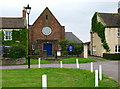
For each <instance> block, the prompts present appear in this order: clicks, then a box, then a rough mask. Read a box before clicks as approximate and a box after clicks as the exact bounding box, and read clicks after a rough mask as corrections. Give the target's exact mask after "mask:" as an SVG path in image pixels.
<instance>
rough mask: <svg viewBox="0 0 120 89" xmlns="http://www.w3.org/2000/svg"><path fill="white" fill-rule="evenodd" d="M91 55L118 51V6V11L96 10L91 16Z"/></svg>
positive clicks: (119, 28)
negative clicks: (101, 11)
mask: <svg viewBox="0 0 120 89" xmlns="http://www.w3.org/2000/svg"><path fill="white" fill-rule="evenodd" d="M90 33H91V44H90V45H91V55H94V56H101V57H103V53H120V7H119V8H118V13H99V12H96V13H95V14H94V16H93V18H92V27H91V32H90Z"/></svg>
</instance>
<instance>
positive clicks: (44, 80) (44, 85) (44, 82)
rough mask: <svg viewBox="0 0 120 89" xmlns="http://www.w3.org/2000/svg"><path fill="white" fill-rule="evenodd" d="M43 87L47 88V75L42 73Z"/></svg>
mask: <svg viewBox="0 0 120 89" xmlns="http://www.w3.org/2000/svg"><path fill="white" fill-rule="evenodd" d="M42 89H47V75H45V74H44V75H42Z"/></svg>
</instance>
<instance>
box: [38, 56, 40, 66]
mask: <svg viewBox="0 0 120 89" xmlns="http://www.w3.org/2000/svg"><path fill="white" fill-rule="evenodd" d="M38 68H40V58H39V59H38Z"/></svg>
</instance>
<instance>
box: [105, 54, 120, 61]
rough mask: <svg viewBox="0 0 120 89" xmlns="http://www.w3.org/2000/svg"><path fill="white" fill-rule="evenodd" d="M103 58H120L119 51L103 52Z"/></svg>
mask: <svg viewBox="0 0 120 89" xmlns="http://www.w3.org/2000/svg"><path fill="white" fill-rule="evenodd" d="M103 58H106V59H113V60H120V53H114V54H110V53H104V54H103Z"/></svg>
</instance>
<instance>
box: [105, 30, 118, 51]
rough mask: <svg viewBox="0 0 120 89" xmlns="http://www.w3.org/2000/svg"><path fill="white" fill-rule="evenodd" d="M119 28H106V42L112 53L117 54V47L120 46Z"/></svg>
mask: <svg viewBox="0 0 120 89" xmlns="http://www.w3.org/2000/svg"><path fill="white" fill-rule="evenodd" d="M117 32H118V28H106V29H105V36H106V41H107V43H108V45H109V47H110V53H115V46H116V45H118V44H120V42H119V41H120V37H118V36H117Z"/></svg>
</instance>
